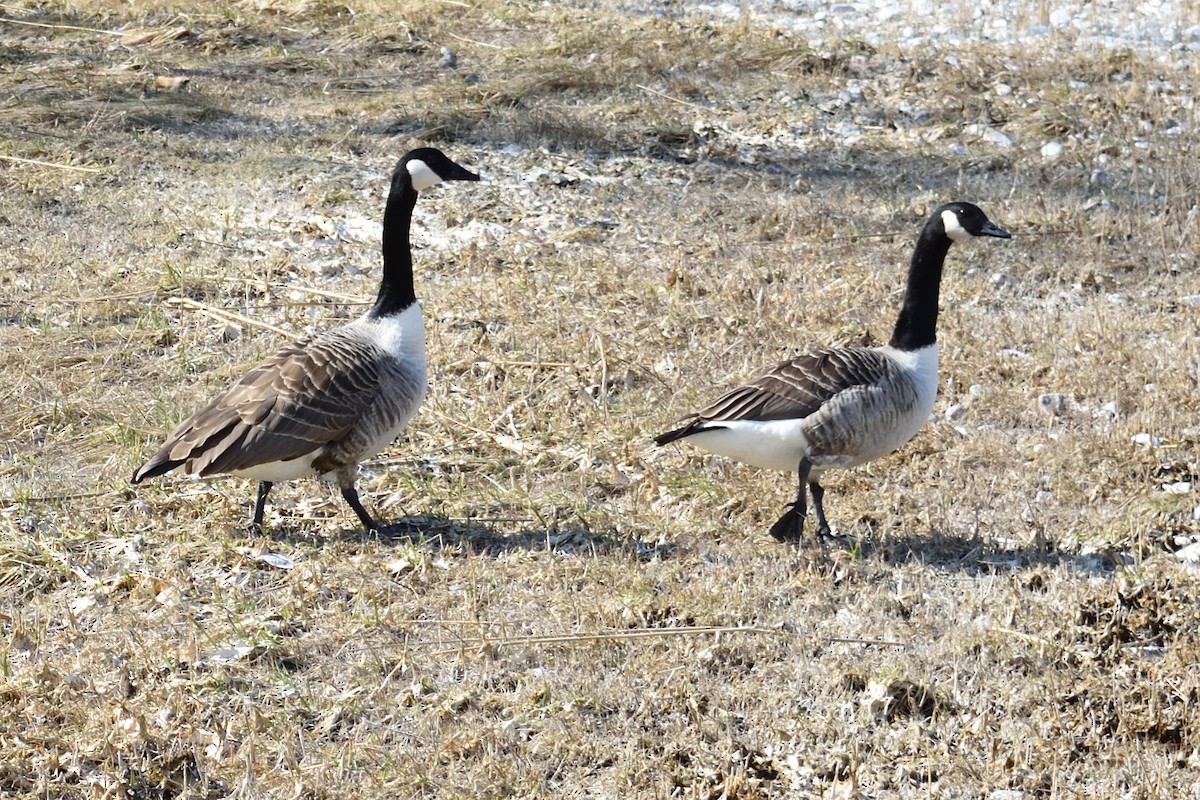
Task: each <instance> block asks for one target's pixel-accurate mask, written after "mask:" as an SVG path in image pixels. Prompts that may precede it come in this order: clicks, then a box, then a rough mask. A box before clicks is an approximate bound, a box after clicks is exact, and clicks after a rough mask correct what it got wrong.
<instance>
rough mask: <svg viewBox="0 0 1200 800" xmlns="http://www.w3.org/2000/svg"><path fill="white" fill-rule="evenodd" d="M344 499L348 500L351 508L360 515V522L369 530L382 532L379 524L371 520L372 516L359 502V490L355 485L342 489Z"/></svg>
mask: <svg viewBox="0 0 1200 800" xmlns="http://www.w3.org/2000/svg"><path fill="white" fill-rule="evenodd" d="M342 497H343V498H344V499H345V500H346V502H347V503H348V504H349V506H350V507H351V508H352V509H354V513H355V514H358V518H359V520H361V521H362V524H363V525H365V526H366V528H367V530H369V531H379V530H380V525H379V523H378V522H376V521H375V520H373V519H372V518H371V515H370V514H368V513H367V510H366V509H365V508H363V504H362V503H361V502H359V500H358V489H355V488H354V485H353V484H351V485H350V486H343V487H342Z"/></svg>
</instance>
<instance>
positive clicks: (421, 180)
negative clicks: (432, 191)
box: [405, 158, 442, 192]
mask: <svg viewBox="0 0 1200 800" xmlns="http://www.w3.org/2000/svg"><path fill="white" fill-rule="evenodd" d="M405 166H406V167H408V176H409V177H410V178H412V185H413V188H414V189H416V190H417V191H418V192H422V191H425V190H426V189H428V188H429V187H430V186H437V185H438V184H439V183H441V182H442V176H441V175H438V174H437V173H436V172H434V171H433V170H432V169H430V168H429V165H428V164H426V163H425V162H424V161H422V160H421V159H419V158H414V159H413V160H412V161H409V162H408V163H407V164H405Z"/></svg>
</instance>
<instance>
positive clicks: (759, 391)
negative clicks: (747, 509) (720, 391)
mask: <svg viewBox="0 0 1200 800" xmlns="http://www.w3.org/2000/svg"><path fill="white" fill-rule="evenodd" d="M894 369H895V362H893V361H892V360H891V359H890V358H888V357H887V356H886V355H884V354H883V353H881V352H880V351H878V350H873V349H867V348H837V349H830V350H815V351H813V352H811V353H806V354H804V355H802V356H797V357H796V358H793V359H791V360H789V361H784V362H783V363H782V364H779V365H777V366H775V367H773V368H771V369H769V370H767V371H766V372H764V373H763V374H761V375H759V376H758V377H757V378H754V379H753V380H751V381H749V382H747V383H744V384H742V385H741V386H738V387H737V388H735V389H731V390H730V391H728V392H726V393H725V394H724V395H722V396H721V397H719V398H717V399H716V400H715V401H713V402H712V403H710V404H708V405H707V406H705V407H704V408H702V409H700V410H699V411H697V412H696V413H694V414H691V415H689V416H688V417H685V421H686V422H687V424H686V425H685V426H684V427H682V428H678V429H676V430H673V431H669V432H668V433H664V434H662V435H661V436H659V437H658V438H657V439H655V441H656V442H657V443H658V444H666V443H667V442H672V441H675V440H676V439H681V438H683V437H684V436H688V435H690V434H693V433H696V432H697V431H698V430H700V429H701V428H702V427H704V426H705V425H706V423H713V422H721V421H723V420H757V421H767V420H779V419H803V418H805V417H808V416H810V415H812V414H814V413H816V411H817V410H818V409H820V408H821V406H822V405H824V404H825V403H826V402H828V401H829V400H830V399H831V398H833V397H835V396H836V395H838V394H839V393H841V392H844V391H845V390H847V389H850V388H852V387H854V386H860V385H863V384H869V383H876V382H878V381H881V380H883V379H884V377H885V376H886V375H887V374H888V372H889V371H891V370H894ZM708 427H711V425H709V426H708Z"/></svg>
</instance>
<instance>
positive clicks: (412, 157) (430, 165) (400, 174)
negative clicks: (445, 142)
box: [392, 147, 479, 192]
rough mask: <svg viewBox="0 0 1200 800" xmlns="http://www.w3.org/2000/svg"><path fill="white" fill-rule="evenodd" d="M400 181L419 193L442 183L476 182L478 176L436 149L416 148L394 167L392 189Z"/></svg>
mask: <svg viewBox="0 0 1200 800" xmlns="http://www.w3.org/2000/svg"><path fill="white" fill-rule="evenodd" d="M400 180H402V181H405V182H406V183H407V184H408V185H409V186H411V187H412V188H413V189H414V190H416V191H418V192H420V191H424V190H425V189H428V188H429V187H431V186H437V185H438V184H439V183H441V182H442V181H477V180H479V176H478V175H476V174H475V173H474V172H471V171H470V170H468V169H467V168H466V167H463V166H460V165H458V164H456V163H454V162H453V161H451V160H450V159H449V157H448V156H447V155H446V154H445V153H443V152H442V151H441V150H438V149H437V148H436V147H418V148H417V149H416V150H410V151H408V152H407V153H405V154H404V156H403V157H401V159H400V163H398V164H397V165H396V169H395V171H394V172H393V173H392V185H393V187H394V186H395V184H396V181H400Z"/></svg>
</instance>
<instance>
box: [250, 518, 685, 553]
mask: <svg viewBox="0 0 1200 800" xmlns="http://www.w3.org/2000/svg"><path fill="white" fill-rule="evenodd" d="M264 536H265V537H266V538H267V539H269V540H271V541H273V542H279V543H287V544H298V543H306V544H316V545H318V546H321V545H324V544H325V543H327V542H329V541H332V540H340V541H343V542H348V543H358V544H366V543H374V544H378V545H380V546H383V547H399V546H414V545H416V546H420V545H426V546H429V547H431V548H440V549H450V550H458V551H461V552H463V553H464V554H467V555H477V556H485V557H489V558H497V557H500V556H502V555H505V554H506V553H511V552H515V551H525V552H554V553H560V554H570V555H579V556H595V555H611V554H621V553H623V554H625V555H626V556H627V557H628V558H630V559H633V560H637V561H641V562H648V561H655V560H666V559H671V558H678V557H680V556H683V555H686V554H687V553H689V552H691V548H689V547H688V546H686V545H684V544H681V543H679V542H671V541H653V542H651V541H648V540H647V539H644V538H642V537H640V536H632V537H631V536H629V535H625V534H619V533H617V532H615V531H610V530H594V529H591V528H587V527H585V526H583V525H574V526H571V525H567V526H557V525H545V526H528V525H524V526H522V525H517V526H513V525H511V524H504V523H497V522H492V521H488V520H482V519H471V518H466V519H462V518H451V517H447V516H445V515H443V514H437V513H427V514H412V515H405V516H401V517H400V518H398V519H396V520H393V521H391V522H388V523H386V524H383V525H381V527H380V529H379V530H378V531H370V530H366V529H364V528H363V527H362V526H354V527H350V526H346V527H342V528H340V529H338V530H337V531H336V532H333V533H314V532H313V531H311V530H301V529H299V528H295V527H292V526H289V525H286V524H284V525H282V526H276V527H273V528H270V529H268V530H267V531H266V532H265V533H264Z"/></svg>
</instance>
